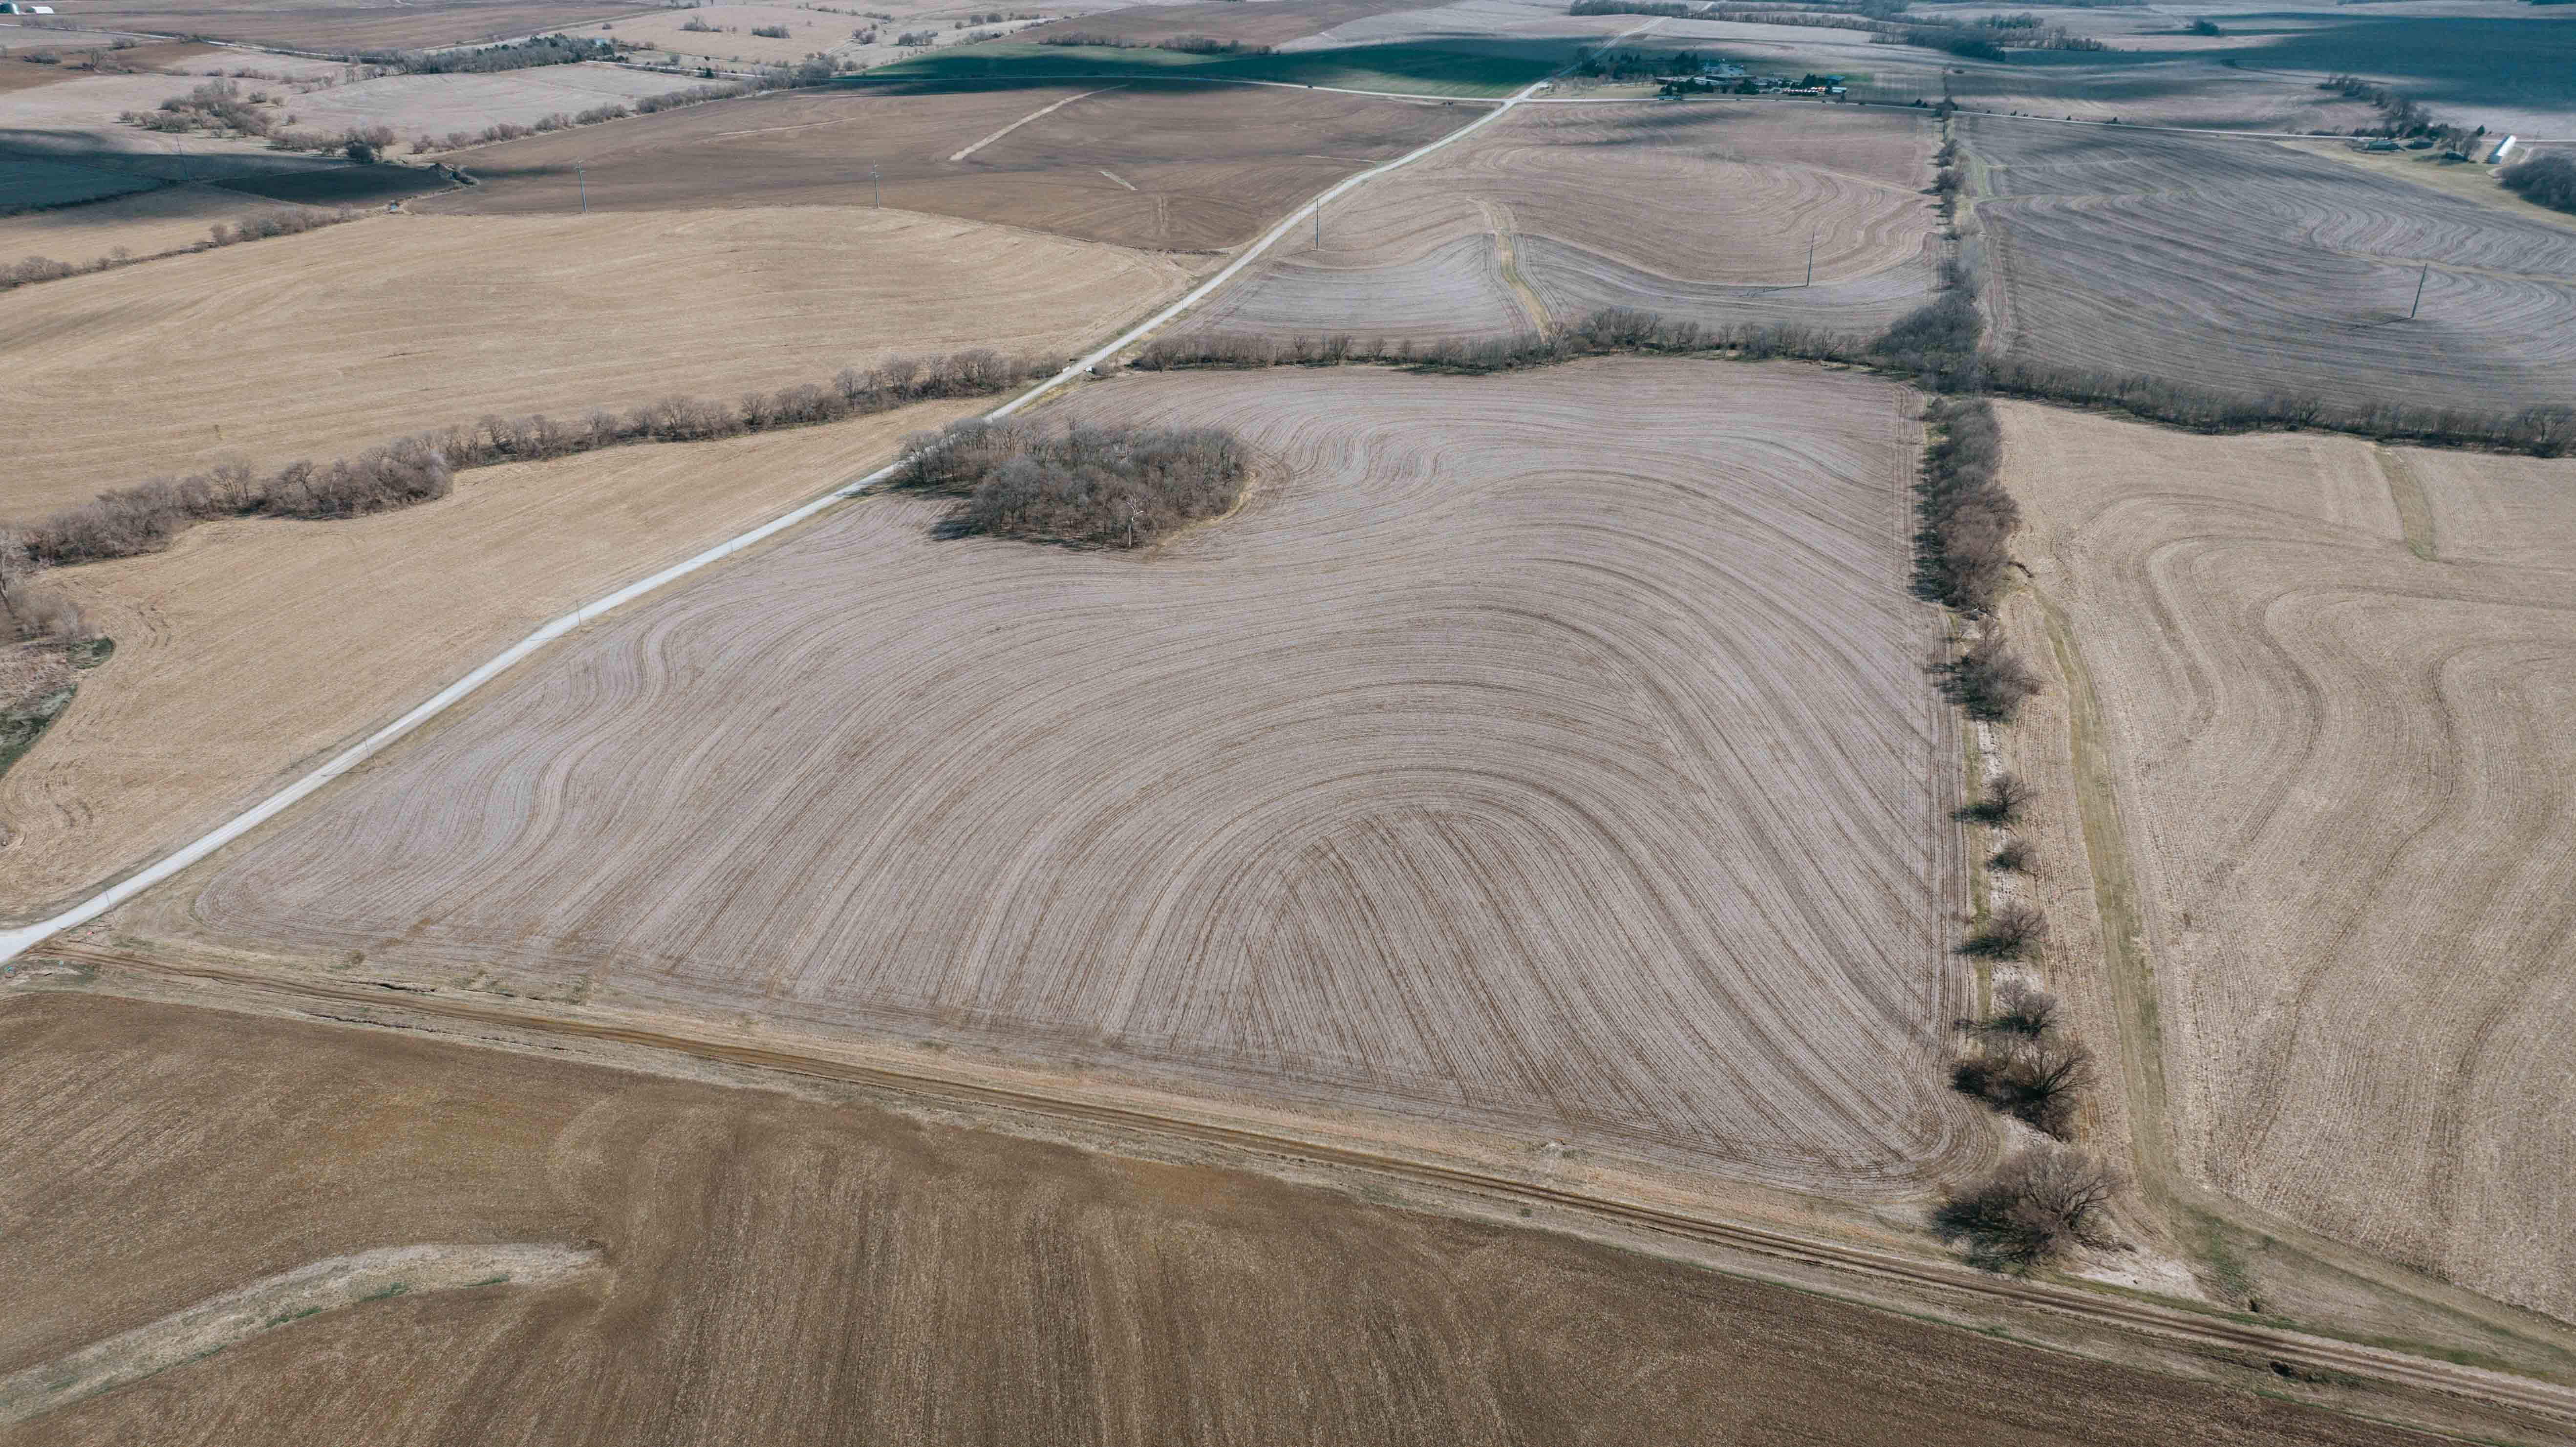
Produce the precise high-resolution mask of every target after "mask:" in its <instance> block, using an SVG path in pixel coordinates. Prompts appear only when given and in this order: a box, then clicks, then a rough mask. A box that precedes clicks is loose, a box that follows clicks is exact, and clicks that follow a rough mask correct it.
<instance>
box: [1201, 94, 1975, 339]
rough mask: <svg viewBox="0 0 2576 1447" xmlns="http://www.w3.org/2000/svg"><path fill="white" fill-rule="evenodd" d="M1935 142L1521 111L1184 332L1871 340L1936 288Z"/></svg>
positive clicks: (1696, 108)
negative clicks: (1571, 327)
mask: <svg viewBox="0 0 2576 1447" xmlns="http://www.w3.org/2000/svg"><path fill="white" fill-rule="evenodd" d="M1936 144H1938V140H1937V136H1936V135H1935V133H1934V131H1933V129H1932V127H1931V126H1930V124H1929V123H1928V122H1926V121H1925V120H1923V119H1922V118H1920V117H1917V116H1913V115H1908V114H1903V113H1891V112H1886V111H1862V110H1843V109H1836V110H1830V111H1827V110H1822V109H1819V110H1817V111H1813V112H1809V111H1803V110H1792V109H1791V108H1789V107H1786V106H1782V105H1778V104H1744V105H1716V104H1709V105H1693V106H1689V107H1677V106H1658V105H1655V104H1653V103H1644V104H1640V105H1636V106H1625V105H1563V106H1525V107H1523V108H1521V109H1520V110H1519V111H1517V112H1515V113H1514V114H1513V115H1512V116H1511V117H1510V118H1508V119H1506V120H1503V121H1500V122H1497V123H1496V124H1494V125H1493V126H1490V127H1488V128H1487V129H1485V130H1483V131H1480V132H1478V133H1477V134H1476V135H1475V136H1474V137H1472V138H1470V139H1468V140H1465V141H1462V142H1460V143H1459V144H1457V145H1455V146H1452V147H1449V148H1448V149H1446V150H1443V151H1440V152H1438V153H1436V154H1434V155H1431V156H1428V157H1425V158H1424V159H1423V160H1421V161H1418V162H1416V163H1415V164H1413V165H1411V166H1408V167H1406V168H1404V169H1403V170H1401V171H1398V172H1395V173H1394V174H1392V175H1389V176H1385V177H1383V178H1380V179H1379V180H1376V181H1372V182H1370V183H1369V184H1368V185H1367V186H1366V187H1364V188H1362V189H1361V190H1360V191H1358V192H1357V193H1355V194H1354V195H1353V196H1352V197H1350V198H1349V199H1348V200H1346V201H1344V202H1341V203H1338V204H1336V205H1335V206H1333V207H1331V208H1329V209H1328V211H1327V213H1326V215H1325V217H1324V227H1323V231H1324V237H1323V245H1322V247H1321V248H1320V249H1315V248H1313V247H1312V246H1311V245H1310V244H1309V243H1307V242H1305V241H1304V239H1303V238H1299V239H1296V240H1292V241H1291V242H1289V243H1287V244H1286V245H1284V246H1283V247H1282V248H1281V249H1280V250H1279V252H1277V253H1275V256H1276V258H1277V259H1276V260H1273V261H1270V262H1267V263H1266V264H1265V265H1264V268H1263V270H1262V271H1261V272H1260V273H1259V274H1257V275H1255V276H1253V277H1251V278H1249V279H1248V280H1246V281H1244V282H1242V283H1239V284H1238V285H1236V286H1235V287H1234V288H1233V289H1231V290H1230V291H1229V292H1227V293H1226V294H1224V295H1222V296H1220V297H1219V298H1218V299H1217V300H1216V301H1215V302H1213V303H1211V304H1210V305H1209V306H1207V307H1206V308H1205V309H1204V310H1202V311H1201V312H1200V313H1199V314H1198V316H1197V318H1196V320H1195V321H1194V322H1193V324H1192V325H1193V327H1194V329H1195V330H1198V331H1203V332H1212V333H1214V332H1224V333H1250V334H1257V335H1273V336H1275V335H1314V334H1318V333H1332V332H1348V333H1353V334H1355V335H1358V336H1362V337H1389V338H1399V337H1415V338H1423V337H1446V336H1479V335H1484V336H1490V335H1498V334H1503V333H1510V332H1517V331H1527V330H1531V329H1533V328H1534V327H1536V326H1539V325H1541V324H1544V323H1546V322H1549V321H1565V320H1571V319H1573V318H1575V317H1579V316H1581V315H1583V314H1585V313H1588V312H1592V311H1596V310H1599V309H1601V308H1603V307H1612V306H1630V307H1644V308H1647V309H1650V310H1654V311H1658V312H1662V313H1665V314H1666V315H1670V316H1675V317H1685V318H1689V319H1692V320H1697V321H1702V322H1708V323H1713V324H1721V325H1723V324H1743V323H1770V322H1779V323H1795V324H1801V325H1812V326H1818V327H1824V328H1828V329H1830V330H1834V331H1840V332H1846V333H1851V334H1855V335H1867V334H1873V333H1875V332H1878V331H1880V330H1883V329H1884V328H1885V327H1886V325H1887V324H1888V323H1889V322H1891V321H1893V320H1895V319H1896V318H1897V317H1899V316H1901V315H1903V314H1904V313H1905V312H1906V311H1908V310H1910V309H1912V308H1913V307H1916V306H1919V305H1921V304H1922V302H1923V301H1924V300H1925V299H1926V298H1927V297H1928V296H1929V295H1930V294H1931V292H1932V291H1933V289H1934V287H1935V286H1936V285H1937V283H1938V265H1937V262H1938V258H1939V254H1940V253H1939V245H1940V243H1939V241H1938V238H1937V235H1936V230H1937V227H1938V225H1939V218H1938V216H1937V215H1936V214H1935V212H1934V210H1933V207H1932V203H1931V201H1930V200H1929V199H1928V198H1927V197H1925V196H1923V195H1922V194H1920V192H1921V190H1922V188H1923V187H1925V186H1927V185H1928V184H1929V183H1930V180H1931V156H1932V150H1933V147H1934V146H1935V145H1936ZM1811 240H1812V241H1813V243H1814V246H1815V257H1816V262H1815V264H1816V284H1815V285H1814V286H1812V287H1808V286H1804V285H1802V283H1803V282H1804V280H1805V277H1806V265H1807V250H1808V246H1809V243H1810V241H1811Z"/></svg>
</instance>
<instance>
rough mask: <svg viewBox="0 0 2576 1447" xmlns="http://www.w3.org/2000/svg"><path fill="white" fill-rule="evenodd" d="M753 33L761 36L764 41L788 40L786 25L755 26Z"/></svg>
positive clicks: (752, 28) (752, 29)
mask: <svg viewBox="0 0 2576 1447" xmlns="http://www.w3.org/2000/svg"><path fill="white" fill-rule="evenodd" d="M751 33H752V34H754V35H757V36H759V37H760V38H761V39H763V40H785V39H786V38H787V27H786V26H784V25H755V26H753V27H751Z"/></svg>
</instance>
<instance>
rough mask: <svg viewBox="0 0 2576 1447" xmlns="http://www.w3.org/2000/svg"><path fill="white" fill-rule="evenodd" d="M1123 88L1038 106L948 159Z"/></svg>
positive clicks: (959, 158) (968, 153)
mask: <svg viewBox="0 0 2576 1447" xmlns="http://www.w3.org/2000/svg"><path fill="white" fill-rule="evenodd" d="M1125 88H1126V87H1124V86H1115V85H1104V86H1102V87H1101V88H1100V89H1099V90H1086V91H1083V92H1081V93H1080V94H1078V95H1069V96H1066V97H1065V98H1064V99H1062V100H1060V101H1057V102H1056V103H1055V104H1053V105H1051V106H1040V107H1038V108H1037V109H1036V110H1033V111H1031V112H1029V113H1028V114H1027V115H1024V116H1022V117H1020V118H1019V119H1018V120H1015V121H1013V122H1011V123H1010V124H1009V125H1007V126H1004V127H1002V128H1001V129H1000V130H998V131H995V132H993V133H992V134H991V135H989V136H986V137H985V138H984V139H982V140H980V141H977V142H976V143H975V144H973V145H971V146H968V147H967V148H966V149H964V150H962V151H959V152H958V153H957V154H955V155H953V156H950V157H949V158H948V159H949V160H951V161H962V160H965V159H966V158H967V157H968V156H971V155H973V154H975V153H976V152H977V151H980V150H982V149H984V148H985V147H986V146H989V145H991V144H993V143H994V142H995V141H998V140H1000V139H1001V138H1002V137H1004V136H1007V135H1009V134H1010V133H1011V132H1013V131H1016V130H1018V129H1019V128H1020V127H1022V126H1025V125H1027V124H1028V123H1029V122H1031V121H1035V120H1043V119H1045V118H1046V117H1048V116H1051V115H1054V114H1055V113H1056V112H1057V111H1060V110H1063V109H1064V108H1065V107H1066V106H1069V105H1071V104H1073V103H1074V102H1075V101H1078V100H1080V99H1082V98H1083V96H1093V95H1103V94H1106V93H1108V92H1110V91H1113V90H1124V89H1125ZM1100 174H1102V175H1104V176H1108V175H1109V173H1108V172H1106V171H1103V172H1101V173H1100ZM1109 179H1111V180H1113V181H1115V180H1117V179H1118V178H1117V177H1115V176H1110V177H1109ZM1127 189H1128V190H1130V191H1132V190H1134V189H1136V188H1135V187H1133V186H1130V187H1128V188H1127Z"/></svg>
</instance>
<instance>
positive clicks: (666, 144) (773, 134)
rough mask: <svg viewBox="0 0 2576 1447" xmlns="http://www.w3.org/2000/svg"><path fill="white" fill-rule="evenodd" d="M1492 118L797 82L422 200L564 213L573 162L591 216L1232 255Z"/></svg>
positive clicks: (1397, 106)
mask: <svg viewBox="0 0 2576 1447" xmlns="http://www.w3.org/2000/svg"><path fill="white" fill-rule="evenodd" d="M1482 113H1483V112H1482V111H1481V110H1478V109H1475V108H1471V107H1466V106H1446V105H1441V104H1439V103H1437V102H1414V101H1398V100H1374V99H1370V98H1368V97H1365V96H1346V95H1332V94H1328V93H1324V92H1313V93H1308V92H1304V91H1297V92H1291V91H1286V90H1279V89H1274V88H1269V87H1257V86H1231V85H1229V86H1197V85H1188V84H1180V83H1174V82H1170V81H1155V80H1142V79H1135V80H1123V81H1119V80H1106V81H1081V82H1070V83H1065V84H1046V85H987V86H983V87H980V88H970V89H956V88H953V87H943V88H941V89H939V90H936V91H926V92H923V93H910V92H909V90H908V89H907V88H902V87H895V86H878V87H871V88H868V89H864V90H847V91H829V92H824V91H794V92H787V93H782V94H777V95H770V96H763V97H760V98H758V99H755V100H748V101H743V102H739V103H728V104H722V105H708V106H694V107H690V108H687V109H684V110H677V111H665V112H663V113H661V114H659V115H654V116H647V117H644V118H642V119H639V120H634V121H627V122H620V123H619V124H617V125H615V126H612V127H608V128H606V129H604V130H582V131H573V132H557V133H555V134H552V135H546V136H536V137H531V138H529V139H527V140H522V141H511V142H506V143H504V144H502V145H498V146H490V147H486V148H484V149H481V150H476V151H466V152H460V153H458V154H457V155H456V156H454V157H452V158H451V159H453V160H455V161H456V162H457V163H458V164H460V165H463V166H466V167H467V168H469V169H470V170H471V171H472V172H473V173H474V175H475V176H476V177H477V178H479V179H480V180H481V181H482V182H483V184H482V185H481V186H478V187H475V188H472V189H470V190H465V191H457V192H450V193H448V194H446V195H444V196H441V197H440V198H438V199H437V200H436V201H433V202H428V203H424V204H425V206H427V207H430V208H435V209H438V210H441V211H453V212H473V213H478V214H485V215H532V214H562V213H567V212H570V211H572V210H574V209H575V207H576V206H577V205H578V204H579V198H578V192H577V189H576V178H575V176H574V174H573V164H574V162H576V161H579V162H581V163H582V164H583V166H584V167H585V168H586V173H587V176H588V182H589V187H590V207H591V209H592V210H593V211H594V212H596V211H603V210H605V211H640V210H667V209H672V208H694V207H703V206H782V205H795V206H823V205H828V206H835V207H867V206H871V205H873V204H876V203H877V202H878V200H879V198H880V196H882V201H883V204H884V205H885V206H886V207H888V208H889V209H901V210H907V211H922V212H930V213H934V214H938V215H944V216H959V217H965V218H967V219H970V220H975V221H990V222H999V223H1002V224H1006V225H1011V226H1022V227H1029V228H1032V229H1035V230H1041V231H1054V232H1060V233H1062V234H1065V235H1068V236H1075V237H1080V238H1083V239H1086V240H1093V241H1106V242H1112V243H1115V244H1117V245H1122V246H1137V247H1149V248H1154V249H1158V250H1169V251H1206V250H1219V249H1223V248H1226V247H1231V246H1236V245H1240V244H1241V243H1243V242H1245V241H1249V240H1251V239H1252V238H1253V237H1254V236H1256V235H1259V234H1260V232H1261V230H1262V228H1264V227H1266V226H1268V225H1269V224H1270V223H1271V222H1273V221H1275V220H1277V219H1278V217H1279V216H1281V215H1282V214H1284V213H1286V212H1287V210H1288V209H1289V208H1290V207H1292V206H1295V205H1296V204H1298V203H1299V202H1302V201H1305V200H1307V199H1309V198H1311V197H1313V196H1314V195H1315V194H1316V193H1318V192H1320V191H1323V190H1325V189H1327V188H1328V187H1330V186H1332V185H1333V184H1334V183H1335V182H1337V181H1339V180H1341V179H1342V178H1343V177H1345V176H1348V175H1350V174H1352V173H1353V172H1356V171H1362V170H1366V169H1367V168H1368V167H1370V166H1372V165H1375V164H1377V163H1378V162H1380V161H1385V160H1389V159H1392V158H1393V157H1396V156H1399V155H1402V154H1404V153H1405V152H1406V151H1409V150H1412V149H1413V148H1414V147H1416V146H1419V145H1421V144H1423V143H1424V142H1426V141H1429V140H1432V139H1434V138H1436V137H1438V136H1441V135H1443V134H1446V133H1447V132H1449V131H1453V130H1455V129H1457V128H1458V127H1460V126H1462V125H1465V124H1466V123H1467V122H1468V121H1470V120H1472V119H1474V118H1475V117H1476V116H1477V115H1480V114H1482ZM871 172H874V173H875V175H876V180H875V181H873V182H872V181H871V180H870V173H871Z"/></svg>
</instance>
